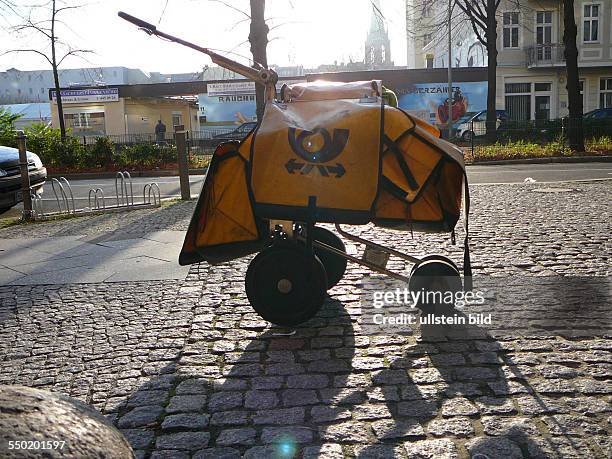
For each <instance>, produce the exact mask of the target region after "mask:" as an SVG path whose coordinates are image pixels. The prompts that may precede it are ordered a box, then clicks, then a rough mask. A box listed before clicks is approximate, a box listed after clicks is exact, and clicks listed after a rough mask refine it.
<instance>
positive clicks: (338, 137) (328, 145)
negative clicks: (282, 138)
mask: <svg viewBox="0 0 612 459" xmlns="http://www.w3.org/2000/svg"><path fill="white" fill-rule="evenodd" d="M348 138H349V130H348V129H334V131H333V135H330V134H329V131H328V130H327V129H325V128H315V129H313V130H312V131H308V130H305V129H304V130H302V131H301V132H300V133H299V134H298V133H297V129H295V128H289V145H291V148H292V149H293V151H294V152H295V154H296V155H298V156H299V157H300V158H302V159H303V160H304V161H307V162H309V163H315V164H321V163H326V162H328V161H331V160H332V159H334V158H336V157H337V156H338V155H339V154H340V153H342V150H344V147H345V146H346V142H347V141H348Z"/></svg>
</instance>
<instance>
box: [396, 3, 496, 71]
mask: <svg viewBox="0 0 612 459" xmlns="http://www.w3.org/2000/svg"><path fill="white" fill-rule="evenodd" d="M406 36H407V40H408V41H407V52H408V55H407V59H408V68H414V69H423V68H446V67H447V64H448V2H447V1H445V0H406ZM451 42H452V66H453V67H483V66H486V65H487V51H486V48H485V47H484V46H483V45H482V43H480V41H479V40H478V37H477V36H476V34H475V33H474V30H473V29H472V26H471V24H470V22H469V19H468V18H467V17H466V15H465V13H463V11H462V10H461V9H459V7H457V6H455V7H454V8H453V10H452V15H451Z"/></svg>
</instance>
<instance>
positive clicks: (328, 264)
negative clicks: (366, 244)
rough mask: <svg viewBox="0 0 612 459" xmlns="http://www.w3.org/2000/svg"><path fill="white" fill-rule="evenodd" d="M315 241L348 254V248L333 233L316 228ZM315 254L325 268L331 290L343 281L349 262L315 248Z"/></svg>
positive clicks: (328, 286) (314, 232)
mask: <svg viewBox="0 0 612 459" xmlns="http://www.w3.org/2000/svg"><path fill="white" fill-rule="evenodd" d="M313 239H314V240H315V241H319V242H322V243H323V244H327V245H329V246H331V247H333V248H334V249H338V250H342V251H343V252H344V253H346V247H345V245H344V242H342V239H340V238H339V237H338V236H336V234H335V233H333V232H332V231H330V230H328V229H325V228H321V227H320V226H315V227H314V231H313ZM314 252H315V255H316V256H317V257H319V259H320V260H321V262H322V263H323V266H325V272H326V273H327V288H328V289H330V288H332V287H333V286H334V285H336V284H337V283H338V282H340V279H342V276H344V273H345V272H346V264H347V262H348V260H347V259H346V258H344V257H341V256H340V255H336V254H335V253H331V252H328V251H327V250H324V249H320V248H318V247H316V246H315V247H314Z"/></svg>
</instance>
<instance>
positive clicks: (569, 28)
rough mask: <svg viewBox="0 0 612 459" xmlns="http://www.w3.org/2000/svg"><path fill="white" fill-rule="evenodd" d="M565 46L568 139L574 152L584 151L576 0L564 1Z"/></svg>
mask: <svg viewBox="0 0 612 459" xmlns="http://www.w3.org/2000/svg"><path fill="white" fill-rule="evenodd" d="M563 26H564V32H563V44H564V45H565V51H564V53H565V65H566V72H567V86H566V87H567V98H568V104H569V120H568V124H567V137H568V140H569V147H570V148H571V149H572V150H573V151H584V131H583V129H582V110H583V107H582V95H581V94H580V83H579V72H578V47H577V46H576V35H577V33H578V29H577V27H576V19H575V18H574V0H563Z"/></svg>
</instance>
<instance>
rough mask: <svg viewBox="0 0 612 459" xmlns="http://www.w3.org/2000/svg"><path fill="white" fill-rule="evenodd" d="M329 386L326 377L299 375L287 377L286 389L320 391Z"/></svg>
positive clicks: (327, 377)
mask: <svg viewBox="0 0 612 459" xmlns="http://www.w3.org/2000/svg"><path fill="white" fill-rule="evenodd" d="M328 386H329V376H327V375H309V374H306V375H301V376H289V377H288V378H287V387H288V388H290V389H322V388H324V387H328Z"/></svg>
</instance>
